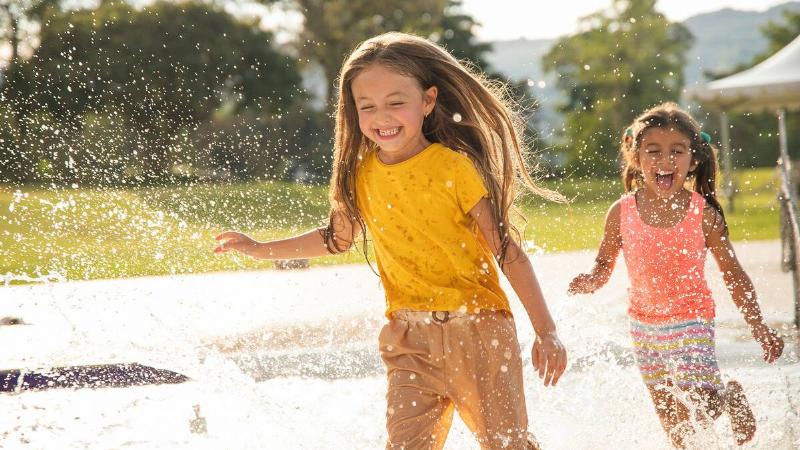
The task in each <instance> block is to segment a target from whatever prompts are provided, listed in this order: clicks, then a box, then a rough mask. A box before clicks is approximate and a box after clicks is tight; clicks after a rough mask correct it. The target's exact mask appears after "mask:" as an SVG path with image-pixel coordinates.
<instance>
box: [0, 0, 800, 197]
mask: <svg viewBox="0 0 800 450" xmlns="http://www.w3.org/2000/svg"><path fill="white" fill-rule="evenodd" d="M67 3H69V2H64V1H62V0H0V30H2V31H3V34H2V35H1V36H0V43H5V47H6V48H8V49H10V52H9V53H10V56H9V58H8V62H7V64H6V65H5V66H4V67H3V68H2V74H1V75H0V182H5V183H54V184H75V183H78V184H91V185H112V186H113V185H121V184H148V183H174V182H180V181H183V180H251V179H295V180H310V181H314V180H316V181H322V180H325V179H326V177H327V176H328V174H329V170H330V168H329V165H330V162H329V161H330V148H331V133H332V120H331V117H330V106H331V105H332V104H333V102H334V101H335V98H334V95H335V89H334V88H333V86H334V85H335V82H336V80H335V78H336V75H337V72H338V69H339V66H340V64H341V62H342V60H343V58H344V56H345V55H346V54H347V53H348V52H349V51H350V50H351V49H352V48H354V46H355V45H356V44H357V43H358V42H360V41H361V40H363V39H366V38H368V37H370V36H372V35H375V34H378V33H381V32H385V31H391V30H400V31H407V32H413V33H416V34H420V35H422V36H426V37H429V38H430V39H432V40H435V41H437V42H439V43H441V44H442V45H443V46H445V47H446V48H448V49H449V50H450V51H452V52H453V53H454V54H455V55H456V56H457V57H459V58H461V59H464V60H468V61H470V63H471V64H473V65H475V66H476V67H477V68H478V69H480V70H483V71H485V72H487V73H488V74H490V76H491V77H493V78H496V79H500V80H502V81H504V82H507V83H508V84H509V87H510V89H511V92H512V93H513V96H514V97H515V98H517V99H518V100H519V103H520V104H521V107H522V108H525V109H528V110H529V111H534V113H533V114H530V115H529V117H528V119H529V121H530V124H531V127H530V130H529V131H530V136H529V137H531V138H533V137H534V132H533V129H534V128H535V127H534V125H535V121H536V116H535V108H534V107H533V106H532V105H535V99H534V98H533V97H532V95H531V93H530V92H529V90H528V86H527V83H526V81H527V80H507V79H505V78H504V77H503V76H502V75H501V74H499V73H496V72H495V70H494V69H493V68H492V67H490V66H489V64H488V63H487V62H486V54H487V53H488V52H489V51H491V46H490V45H489V44H486V43H479V42H477V40H476V37H475V29H476V27H477V26H478V25H479V23H478V21H476V20H475V19H474V18H472V17H470V16H469V15H467V14H465V13H463V11H462V10H461V8H460V6H461V5H460V0H421V1H418V2H406V1H399V0H386V1H383V2H374V1H371V0H328V1H323V0H262V1H261V3H263V4H266V5H268V6H270V7H281V8H284V9H286V10H291V11H294V12H296V13H299V14H301V15H302V17H303V19H304V23H303V28H302V31H301V32H300V33H299V34H298V35H297V36H296V37H295V40H294V41H290V42H283V43H282V42H278V41H277V40H276V36H275V35H274V33H272V32H270V31H267V30H265V29H263V28H262V27H260V26H259V23H258V19H257V18H252V17H249V16H242V15H234V14H232V13H230V12H228V9H226V8H225V3H226V2H216V1H213V0H205V1H203V0H175V1H168V0H156V1H154V2H151V3H148V4H147V5H146V6H144V7H140V6H136V5H135V4H131V3H128V2H126V1H123V0H101V1H100V2H99V3H98V4H94V5H91V6H82V7H80V8H77V9H75V8H74V7H69V4H67ZM228 3H229V2H228ZM70 4H71V5H74V2H72V3H70ZM611 4H612V8H611V9H610V11H611V12H608V11H605V12H602V13H601V12H598V13H597V14H593V15H591V16H588V17H585V18H583V19H581V25H580V29H581V32H579V33H576V34H573V35H570V36H567V37H564V38H562V39H560V40H559V41H558V42H557V43H556V44H555V45H554V47H553V49H552V50H551V51H550V52H549V53H548V54H547V55H546V56H545V57H544V61H543V62H544V65H545V68H546V69H547V70H551V71H555V72H556V73H557V74H558V75H559V88H560V89H561V90H563V91H564V93H565V94H566V99H567V100H566V102H565V104H564V105H562V107H561V110H560V112H561V113H562V114H563V117H564V126H563V133H562V134H561V135H560V136H557V137H556V139H554V141H553V142H541V141H539V143H538V146H540V147H547V148H548V150H547V151H548V152H560V153H563V154H564V155H566V156H567V158H566V160H567V164H568V165H567V169H564V168H561V169H560V170H561V171H562V172H563V171H567V172H576V171H577V172H583V173H592V174H600V175H611V174H613V173H614V172H615V167H616V148H617V142H618V138H619V136H618V135H619V133H620V130H621V128H622V127H624V124H626V123H627V122H629V121H630V120H631V119H632V118H633V116H635V115H636V114H637V113H638V112H639V111H641V110H643V109H644V108H645V107H647V106H650V105H652V104H655V103H659V102H662V101H665V100H678V99H679V96H680V93H681V90H682V89H683V67H684V65H685V64H687V61H686V52H687V50H688V49H689V47H690V46H691V43H692V36H691V34H690V33H689V32H688V30H687V29H686V28H685V27H683V26H682V25H680V24H679V23H671V22H669V21H668V20H667V19H666V18H665V17H664V16H663V15H662V14H660V13H659V12H658V11H657V10H656V8H655V0H643V1H629V0H612V1H611ZM770 27H771V28H769V29H768V30H766V31H765V34H766V35H767V36H768V38H769V39H770V42H771V45H772V46H773V47H778V48H779V47H780V46H781V43H782V42H783V41H786V40H787V39H789V40H791V39H790V38H791V37H793V36H796V35H797V33H798V29H800V20H797V19H796V17H795V16H791V15H789V16H787V21H786V24H785V25H775V24H773V25H770ZM792 33H794V34H792ZM784 45H785V44H784ZM314 69H316V73H319V74H320V77H319V78H320V79H321V81H320V82H319V83H318V84H319V85H320V86H322V87H323V88H324V89H323V92H318V89H316V88H315V87H314V84H313V79H314V77H313V75H309V74H313V73H315V72H314ZM720 75H721V74H720ZM309 80H311V81H312V82H310V81H309ZM319 96H321V101H317V102H316V103H315V102H314V101H313V100H315V97H319ZM317 100H319V99H317ZM320 105H321V106H320ZM765 117H766V116H765ZM765 117H764V118H760V119H759V120H763V121H764V124H766V118H765ZM791 120H796V118H795V117H792V118H791ZM737 121H738V122H737ZM732 123H733V124H735V125H736V126H737V127H741V128H742V129H748V130H749V129H750V127H752V126H754V120H753V118H752V116H750V117H742V118H738V117H734V118H732ZM756 125H757V124H756ZM733 137H734V140H735V141H736V142H746V140H747V139H751V140H753V139H754V137H753V135H752V133H743V134H742V136H741V140H740V139H739V138H740V137H739V136H738V135H737V133H736V132H734V133H733ZM756 138H757V139H759V142H755V143H754V145H755V146H756V147H758V146H759V145H763V146H766V145H772V142H771V141H770V140H771V139H773V137H772V136H770V137H763V136H756ZM761 141H763V142H761ZM776 142H777V141H776ZM756 144H757V145H756ZM748 145H749V144H748ZM776 146H777V144H776V143H775V145H774V146H773V148H774V147H776ZM748 148H750V147H749V146H748ZM750 153H752V152H750ZM750 153H747V154H750ZM743 154H744V153H743ZM772 160H774V158H773V159H772ZM737 161H740V162H743V163H750V164H752V163H762V162H763V161H761V160H759V161H755V160H748V159H747V157H746V156H742V157H741V158H739V159H738V160H737Z"/></svg>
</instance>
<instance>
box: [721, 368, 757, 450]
mask: <svg viewBox="0 0 800 450" xmlns="http://www.w3.org/2000/svg"><path fill="white" fill-rule="evenodd" d="M725 409H726V411H727V413H728V417H730V419H731V429H732V430H733V437H734V438H735V439H736V443H737V444H738V445H742V444H744V443H746V442H749V441H750V440H751V439H753V436H754V435H755V434H756V418H755V417H754V416H753V411H752V410H751V409H750V404H749V403H748V402H747V397H746V396H745V395H744V390H743V389H742V385H741V384H739V382H738V381H736V380H731V381H729V382H728V384H727V386H726V388H725Z"/></svg>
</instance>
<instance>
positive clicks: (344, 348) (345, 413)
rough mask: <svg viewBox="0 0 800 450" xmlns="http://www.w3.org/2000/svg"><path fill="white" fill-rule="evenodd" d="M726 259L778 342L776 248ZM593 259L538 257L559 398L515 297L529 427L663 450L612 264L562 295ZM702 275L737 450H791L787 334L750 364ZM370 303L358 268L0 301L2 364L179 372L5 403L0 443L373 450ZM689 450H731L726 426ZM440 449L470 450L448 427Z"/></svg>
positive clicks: (744, 247)
mask: <svg viewBox="0 0 800 450" xmlns="http://www.w3.org/2000/svg"><path fill="white" fill-rule="evenodd" d="M737 249H738V250H739V256H740V259H741V260H742V261H743V263H744V265H745V268H746V269H747V270H748V273H749V274H750V275H751V277H752V278H753V279H754V283H755V285H756V288H757V291H758V292H759V295H760V297H761V304H762V308H763V310H764V314H765V317H766V318H767V320H768V322H769V323H770V324H771V325H773V326H777V327H778V328H779V330H780V331H781V333H782V334H784V335H786V334H788V333H789V332H790V331H789V323H790V322H791V320H792V304H791V302H792V300H791V298H792V296H791V280H790V277H789V275H787V274H783V273H781V272H780V270H779V269H780V265H779V263H780V259H779V246H778V243H777V242H764V243H761V242H759V243H749V244H739V245H737ZM593 256H594V255H593V254H592V253H590V252H572V253H557V254H542V253H537V254H536V255H535V256H534V257H533V261H534V266H535V268H536V271H537V274H538V277H539V279H540V283H541V284H542V286H543V290H544V293H545V296H546V298H547V300H548V304H549V306H550V308H551V311H552V312H553V315H554V317H555V319H556V321H557V323H558V326H559V334H560V336H561V338H562V340H563V341H564V344H565V345H566V346H567V349H568V351H569V358H570V365H569V367H568V369H567V372H566V373H565V375H564V377H563V378H562V380H561V382H560V383H559V385H558V386H557V387H555V388H545V387H543V386H542V385H541V383H540V381H539V380H538V378H537V377H536V375H535V374H534V372H533V369H532V367H531V365H530V347H531V342H532V336H533V333H532V330H531V326H530V323H529V322H528V320H527V318H526V315H525V312H524V311H523V310H522V309H521V306H520V305H519V302H518V301H516V300H515V299H512V304H513V310H514V311H513V312H514V315H515V317H516V324H517V328H518V331H519V336H520V340H521V342H522V347H523V359H524V360H525V364H526V368H525V382H526V387H525V389H526V398H527V403H528V410H529V416H530V422H531V430H532V431H533V432H534V433H535V434H536V435H537V437H538V439H539V440H540V441H541V442H542V444H543V445H544V446H545V448H547V449H574V448H587V449H594V448H598V449H599V448H618V449H640V448H648V449H668V448H670V445H669V441H668V439H667V437H666V435H665V434H664V433H663V431H662V430H661V427H660V425H659V423H658V418H657V416H656V414H655V411H654V408H653V406H652V404H651V403H650V400H649V397H648V394H647V391H646V388H645V387H644V385H643V384H642V382H641V380H640V378H639V375H638V371H637V369H636V367H635V366H634V365H633V361H632V356H631V352H630V342H629V338H628V331H627V318H626V313H625V307H626V305H625V289H626V286H627V281H626V279H625V274H624V265H623V264H620V266H621V267H619V268H618V269H617V270H616V272H615V274H614V276H613V277H612V279H611V280H610V282H609V284H608V286H607V287H605V288H603V289H602V290H600V291H599V292H598V293H596V294H595V295H592V296H580V297H568V296H567V295H566V294H565V292H566V287H567V284H568V283H569V280H570V279H571V277H572V276H574V275H575V274H577V273H578V272H579V271H580V270H582V269H584V270H585V269H588V268H589V265H590V263H591V260H592V258H593ZM621 262H622V261H621ZM708 278H709V282H710V284H711V286H712V290H713V291H714V293H715V297H716V299H717V305H718V306H717V339H718V345H717V351H718V356H719V360H720V366H721V369H722V372H723V376H724V377H725V378H726V379H731V378H735V379H737V380H739V381H740V382H741V383H742V385H743V386H744V389H745V392H746V393H747V396H748V398H749V401H750V403H751V405H752V408H753V411H754V413H755V416H756V419H757V422H758V431H757V433H756V436H755V439H754V440H753V441H752V442H751V443H749V444H747V445H746V446H745V447H744V448H759V449H762V448H763V449H792V448H798V447H800V416H798V411H800V363H799V362H798V356H797V349H796V347H795V345H794V344H793V342H792V340H791V339H792V338H787V350H786V352H785V354H784V356H783V357H782V358H781V359H780V360H779V362H778V363H776V364H774V365H768V364H766V363H764V362H763V361H761V360H760V349H759V347H758V345H757V344H755V342H753V340H752V338H750V336H749V331H748V329H747V328H746V326H745V324H744V321H743V320H742V318H741V315H740V314H739V313H738V312H737V311H736V309H735V307H734V306H733V304H732V301H731V300H730V297H729V295H728V294H727V293H726V292H725V290H724V287H723V286H722V283H721V279H720V276H719V275H718V271H717V270H716V268H715V267H714V265H713V263H710V264H709V267H708ZM505 288H506V289H507V292H509V293H511V292H512V291H511V289H510V287H509V286H508V284H505ZM383 308H384V300H383V294H382V292H381V288H380V285H379V283H378V279H377V278H376V277H375V276H374V275H373V274H372V272H371V271H370V270H369V268H367V267H366V266H360V265H359V266H339V267H327V268H314V269H310V270H304V271H290V272H274V271H265V272H249V273H225V274H206V275H191V276H180V277H157V278H138V279H124V280H107V281H92V282H58V283H43V284H36V285H25V286H7V287H4V288H0V316H14V317H19V318H21V319H22V320H23V321H24V324H22V325H14V326H0V369H12V368H27V369H30V370H35V369H36V368H41V367H51V366H69V365H84V364H100V363H103V364H105V363H115V362H139V363H142V364H147V365H151V366H153V367H158V368H164V369H169V370H173V371H176V372H179V373H182V374H184V375H187V376H189V377H191V381H189V382H187V383H183V384H178V385H153V386H140V387H128V388H106V389H95V390H93V389H79V390H69V389H50V390H44V391H39V392H28V391H24V392H19V393H10V394H0V424H3V425H2V426H1V427H0V447H4V448H59V449H66V448H93V449H94V448H103V449H105V448H125V449H153V448H159V449H161V448H164V449H198V448H209V449H218V448H236V449H251V448H252V449H263V448H268V449H379V448H383V447H384V445H385V438H386V432H385V429H384V414H385V413H384V408H385V405H384V401H385V400H384V395H385V379H384V375H383V368H382V366H381V363H380V359H379V358H378V354H377V342H376V341H377V335H378V331H379V329H380V327H381V325H382V323H383V320H384V319H383V317H382V316H383ZM794 339H796V336H795V337H794ZM795 342H796V341H795ZM695 444H696V445H697V446H698V447H700V448H723V449H728V448H730V449H732V448H737V447H736V446H735V444H734V442H733V438H732V435H731V432H730V429H729V422H728V420H727V418H726V417H725V416H723V417H722V418H720V419H719V420H717V422H716V423H715V424H714V426H713V433H711V434H709V435H708V436H706V438H705V440H703V441H701V442H697V443H695ZM445 448H447V449H477V448H478V445H477V443H476V442H475V440H474V438H473V437H472V435H471V434H470V432H469V431H468V430H467V428H466V427H465V426H464V424H463V423H462V422H461V421H460V420H458V419H456V420H455V422H454V425H453V428H452V430H451V432H450V436H449V437H448V441H447V444H446V447H445Z"/></svg>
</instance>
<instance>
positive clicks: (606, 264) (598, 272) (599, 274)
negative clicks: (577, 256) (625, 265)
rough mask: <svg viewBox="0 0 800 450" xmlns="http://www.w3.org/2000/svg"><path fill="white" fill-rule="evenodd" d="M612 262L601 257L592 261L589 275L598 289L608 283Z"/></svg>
mask: <svg viewBox="0 0 800 450" xmlns="http://www.w3.org/2000/svg"><path fill="white" fill-rule="evenodd" d="M614 262H615V259H613V258H606V257H602V256H598V257H597V258H596V259H595V260H594V266H593V267H592V272H591V275H592V278H593V279H594V280H595V282H596V283H597V285H598V288H599V287H601V286H604V285H605V284H606V283H608V279H609V278H611V273H612V272H613V271H614Z"/></svg>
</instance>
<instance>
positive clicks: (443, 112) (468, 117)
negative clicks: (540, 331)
mask: <svg viewBox="0 0 800 450" xmlns="http://www.w3.org/2000/svg"><path fill="white" fill-rule="evenodd" d="M373 65H380V66H382V67H385V68H387V69H389V70H392V71H395V72H397V73H398V74H401V75H404V76H408V77H411V78H413V79H414V80H416V82H417V83H418V84H419V86H420V88H421V89H422V90H423V91H424V90H427V89H429V88H430V87H432V86H436V87H437V89H438V95H437V98H436V103H435V106H434V109H433V111H431V113H430V114H429V115H428V116H427V117H426V118H425V119H424V121H423V123H422V133H423V134H424V136H425V138H426V139H427V140H429V141H430V142H434V143H437V142H438V143H441V144H443V145H445V146H446V147H449V148H451V149H453V150H456V151H459V152H462V153H464V154H466V155H467V156H469V158H470V159H471V160H472V162H473V163H474V164H475V167H476V168H477V170H478V172H479V173H480V175H481V177H482V179H483V181H484V184H485V185H486V189H487V190H488V192H489V198H490V200H491V203H492V207H493V220H494V222H495V224H496V225H497V229H498V230H499V232H500V236H501V238H502V245H501V249H502V251H501V253H500V257H499V258H498V260H499V264H500V267H502V266H503V260H504V258H505V254H506V249H507V247H508V244H509V242H510V239H511V234H510V233H509V231H513V232H514V234H515V235H516V236H515V241H517V242H518V241H519V232H518V230H516V228H514V226H513V225H511V223H510V221H509V211H510V210H511V209H512V208H513V203H514V200H515V199H516V196H517V194H518V192H519V190H520V187H524V188H525V189H527V190H528V191H530V192H532V193H534V194H536V195H539V196H541V197H543V198H545V199H548V200H553V201H565V199H564V197H563V196H561V195H560V194H558V193H556V192H554V191H551V190H548V189H545V188H542V187H540V186H538V185H537V184H536V182H535V181H534V180H533V178H532V177H531V174H530V173H529V169H528V167H527V165H526V162H525V159H526V156H525V155H526V154H527V151H528V149H527V147H526V145H525V143H524V142H523V138H522V136H523V134H522V130H523V121H522V119H521V117H520V114H519V113H516V112H515V111H514V109H513V104H512V102H511V101H510V100H509V99H508V95H507V93H506V91H507V90H506V89H505V86H504V85H503V84H502V83H498V82H493V81H490V80H488V79H487V78H485V77H484V76H483V75H482V74H481V73H479V72H478V71H477V70H474V69H473V68H472V67H471V66H470V65H469V64H468V63H461V62H459V61H458V60H456V59H455V58H454V57H453V56H452V55H451V54H450V53H448V52H447V51H446V50H444V49H443V48H441V47H440V46H438V45H436V44H434V43H433V42H431V41H429V40H427V39H423V38H421V37H418V36H414V35H409V34H405V33H394V32H393V33H386V34H381V35H379V36H376V37H373V38H371V39H368V40H366V41H364V42H363V43H361V45H359V46H358V47H357V48H356V49H355V50H354V51H353V52H352V53H351V54H350V56H349V57H348V58H347V60H346V61H345V62H344V65H343V66H342V69H341V72H340V74H339V78H338V91H339V92H338V94H339V96H338V102H337V105H336V132H335V142H334V158H333V173H332V176H331V183H330V193H329V197H330V201H331V214H330V217H329V223H328V226H327V228H326V229H324V230H321V232H322V233H323V236H324V238H325V242H326V245H327V247H328V251H330V252H331V253H338V252H341V251H344V250H345V248H346V245H347V244H349V243H347V244H345V245H340V240H339V239H337V237H336V236H335V234H334V227H333V225H334V218H335V217H334V215H335V214H336V213H337V212H338V213H340V214H341V215H340V217H341V216H343V217H346V218H347V220H350V223H351V224H355V223H356V222H357V223H359V224H360V225H361V227H362V229H363V230H365V231H366V227H365V224H364V220H363V217H362V216H361V214H360V212H359V210H358V202H357V199H356V189H355V184H356V183H355V180H356V170H357V168H358V165H359V162H360V161H361V159H362V158H363V157H364V155H365V154H366V152H368V151H372V150H375V149H376V145H375V144H374V143H373V142H372V141H370V140H369V139H368V138H367V137H366V136H364V135H363V134H362V133H361V130H360V129H359V126H358V111H357V109H356V106H355V101H354V99H353V92H352V83H353V80H354V79H355V78H356V77H357V76H358V75H359V74H360V73H362V72H363V71H364V70H365V69H366V68H368V67H371V66H373ZM456 114H458V115H460V116H461V118H460V120H457V119H454V118H453V117H454V115H456ZM365 234H366V233H365ZM363 251H364V254H365V255H366V236H365V237H364V249H363Z"/></svg>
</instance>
